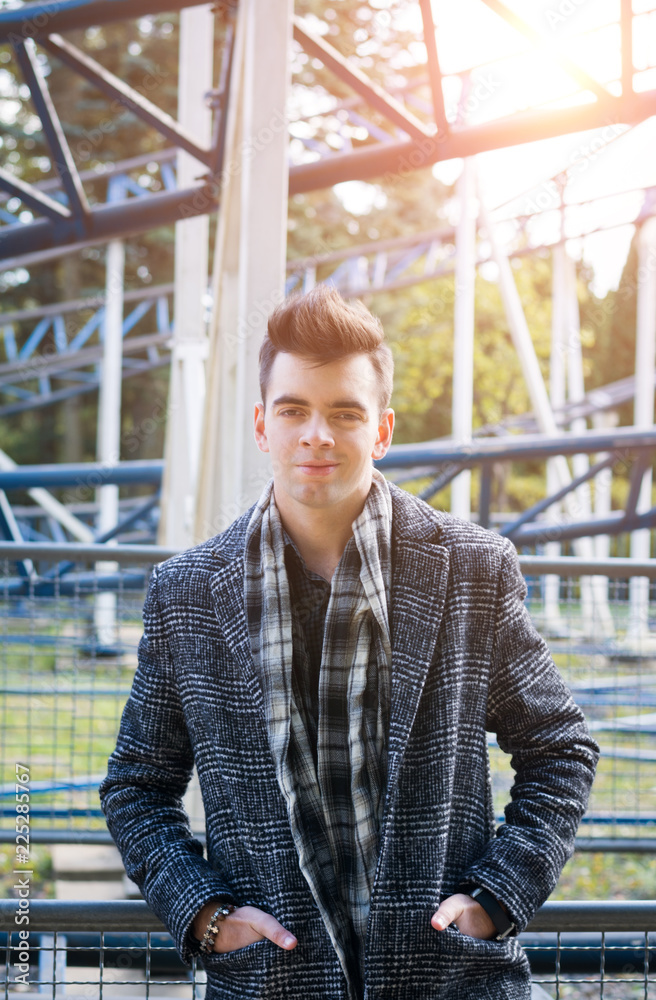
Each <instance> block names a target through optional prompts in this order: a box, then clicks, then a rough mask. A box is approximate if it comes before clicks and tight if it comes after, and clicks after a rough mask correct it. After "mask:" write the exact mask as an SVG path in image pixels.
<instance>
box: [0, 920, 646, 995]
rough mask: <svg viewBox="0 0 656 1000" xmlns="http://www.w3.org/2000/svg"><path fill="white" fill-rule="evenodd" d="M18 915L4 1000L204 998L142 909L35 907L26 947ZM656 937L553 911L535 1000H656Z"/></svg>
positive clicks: (536, 969) (0, 938) (3, 969)
mask: <svg viewBox="0 0 656 1000" xmlns="http://www.w3.org/2000/svg"><path fill="white" fill-rule="evenodd" d="M15 907H16V902H15V900H0V988H2V991H3V993H4V995H5V997H8V996H9V995H10V994H11V995H15V994H16V993H22V994H23V995H24V994H25V993H26V992H28V991H29V992H33V993H34V994H39V995H43V994H48V995H49V996H51V997H52V998H53V1000H55V998H57V997H62V996H68V997H70V996H76V997H84V998H85V1000H102V998H103V997H104V996H105V997H117V998H124V1000H132V998H135V997H143V998H151V997H152V998H157V1000H160V998H161V1000H169V998H170V1000H175V998H178V997H185V998H187V1000H202V998H203V996H204V990H205V981H206V979H205V973H204V971H203V969H202V968H201V967H200V966H199V965H197V964H195V963H194V964H193V965H192V968H190V969H189V968H187V967H186V966H184V965H183V964H182V962H181V961H180V959H179V957H178V955H177V953H176V951H175V949H174V947H173V942H172V940H171V938H170V937H169V935H168V934H166V933H165V932H164V929H163V927H162V925H161V924H160V923H159V922H158V920H157V919H156V917H154V915H153V914H152V913H151V912H150V911H149V910H148V909H147V907H146V905H145V903H143V902H115V901H114V902H112V901H109V902H96V903H80V902H60V901H49V900H34V901H32V903H31V904H30V930H29V934H27V933H24V934H23V936H22V937H20V936H19V930H18V929H17V927H16V925H15ZM577 927H578V928H580V929H579V930H572V929H571V928H577ZM618 928H621V929H618ZM655 932H656V903H619V904H613V903H587V904H585V903H569V904H563V903H547V904H545V906H544V907H542V909H541V910H540V911H538V914H537V915H536V917H535V918H534V920H533V922H532V924H531V925H530V927H529V928H528V930H527V931H526V932H525V933H524V934H523V935H521V936H520V941H521V942H522V944H523V947H524V949H525V951H526V953H527V955H528V958H529V962H530V965H531V971H532V978H533V990H534V994H533V995H534V1000H574V998H576V1000H579V998H581V1000H592V998H599V1000H638V998H641V1000H656V933H655ZM235 988H236V989H238V988H239V983H238V981H236V982H235Z"/></svg>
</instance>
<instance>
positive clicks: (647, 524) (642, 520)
mask: <svg viewBox="0 0 656 1000" xmlns="http://www.w3.org/2000/svg"><path fill="white" fill-rule="evenodd" d="M653 527H656V507H652V509H651V510H648V511H647V512H646V513H645V514H634V515H633V517H627V516H626V514H625V513H624V511H622V510H618V511H616V512H615V514H613V515H611V516H610V517H604V518H598V519H597V520H591V521H563V522H562V524H552V523H551V522H548V523H546V524H542V525H540V524H535V525H533V524H529V525H524V526H523V527H521V528H519V529H518V530H517V531H515V532H514V533H513V538H512V540H513V542H514V543H515V545H517V546H522V545H544V544H546V542H567V541H573V540H574V539H575V538H588V537H591V536H593V535H621V534H624V533H625V532H627V531H639V530H640V529H641V528H653Z"/></svg>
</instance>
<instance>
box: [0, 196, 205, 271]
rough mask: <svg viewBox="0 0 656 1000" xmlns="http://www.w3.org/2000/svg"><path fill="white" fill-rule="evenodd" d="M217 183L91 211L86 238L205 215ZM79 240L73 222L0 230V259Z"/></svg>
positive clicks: (100, 239) (38, 223)
mask: <svg viewBox="0 0 656 1000" xmlns="http://www.w3.org/2000/svg"><path fill="white" fill-rule="evenodd" d="M219 196H220V184H219V183H218V182H214V183H208V184H202V185H200V186H198V187H192V188H186V189H185V190H184V191H165V192H161V193H158V194H153V195H149V196H148V197H147V198H126V199H125V200H124V201H115V202H110V203H109V204H106V205H99V206H98V207H97V208H93V209H92V210H91V211H90V213H89V217H88V227H87V235H86V238H87V239H88V240H91V241H97V242H98V243H102V242H104V241H106V240H109V239H115V238H119V237H125V236H131V235H134V234H136V233H142V232H144V231H145V230H147V229H153V228H155V227H158V226H166V225H169V224H170V223H173V222H178V221H179V220H180V219H187V218H190V217H192V216H195V215H206V214H207V213H208V212H214V211H215V210H216V208H217V207H218V202H219ZM78 239H79V234H78V232H77V229H76V224H75V222H74V221H73V220H72V219H65V220H63V221H62V222H60V223H57V224H55V223H53V222H52V221H51V220H46V219H39V220H38V221H36V222H31V223H29V224H28V225H22V224H21V225H14V226H5V227H4V228H3V229H0V259H4V258H6V257H20V256H21V255H23V254H27V253H31V252H32V251H36V250H43V249H45V248H48V247H61V246H63V245H65V244H69V243H70V244H74V243H76V242H77V240H78Z"/></svg>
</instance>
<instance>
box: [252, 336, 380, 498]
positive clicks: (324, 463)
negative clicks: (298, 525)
mask: <svg viewBox="0 0 656 1000" xmlns="http://www.w3.org/2000/svg"><path fill="white" fill-rule="evenodd" d="M393 428H394V413H393V411H392V410H385V411H384V412H383V414H382V415H381V414H380V411H379V401H378V385H377V381H376V374H375V371H374V369H373V366H372V364H371V361H370V360H369V358H368V357H367V355H366V354H354V355H352V356H351V357H348V358H345V359H343V360H341V361H331V362H329V363H328V364H325V365H321V366H317V365H316V363H315V362H313V361H310V360H308V359H307V358H304V357H301V356H300V355H297V354H284V353H281V354H278V355H277V356H276V358H275V360H274V362H273V366H272V368H271V376H270V379H269V385H268V387H267V402H266V409H265V408H264V407H263V405H262V404H261V403H258V404H257V405H256V407H255V440H256V441H257V446H258V448H259V449H260V451H264V452H268V453H269V454H270V456H271V463H272V466H273V478H274V484H275V491H276V498H277V499H278V500H279V501H280V500H281V499H282V497H283V494H284V497H285V498H286V499H287V498H288V499H289V500H292V501H296V502H297V503H301V504H303V505H306V506H310V507H330V506H332V505H335V504H340V503H344V502H345V501H349V500H354V499H356V498H358V497H362V499H364V497H366V495H367V493H368V491H369V487H370V486H371V468H372V467H371V459H372V458H382V456H383V455H384V454H385V453H386V451H387V449H388V448H389V446H390V443H391V440H392V430H393Z"/></svg>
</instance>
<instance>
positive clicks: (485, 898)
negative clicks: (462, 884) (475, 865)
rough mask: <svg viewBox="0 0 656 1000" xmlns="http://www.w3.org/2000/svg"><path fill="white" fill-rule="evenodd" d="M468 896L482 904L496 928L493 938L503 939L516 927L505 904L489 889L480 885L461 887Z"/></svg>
mask: <svg viewBox="0 0 656 1000" xmlns="http://www.w3.org/2000/svg"><path fill="white" fill-rule="evenodd" d="M462 891H463V892H466V894H467V895H468V896H471V898H472V899H474V900H475V901H476V902H477V903H478V905H479V906H482V907H483V909H484V910H485V912H486V913H487V915H488V917H489V918H490V920H491V921H492V923H493V924H494V927H495V929H496V932H497V933H496V935H495V940H496V941H503V939H504V938H506V937H508V935H509V934H511V933H512V932H513V931H514V930H515V929H516V924H515V922H514V921H513V920H512V919H511V917H510V916H509V914H508V911H507V910H506V908H505V906H503V904H502V903H500V902H499V900H498V899H496V897H495V896H493V895H492V893H491V892H490V890H489V889H484V888H483V887H482V886H480V885H479V886H475V887H472V886H469V887H468V888H467V889H463V890H462Z"/></svg>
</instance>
